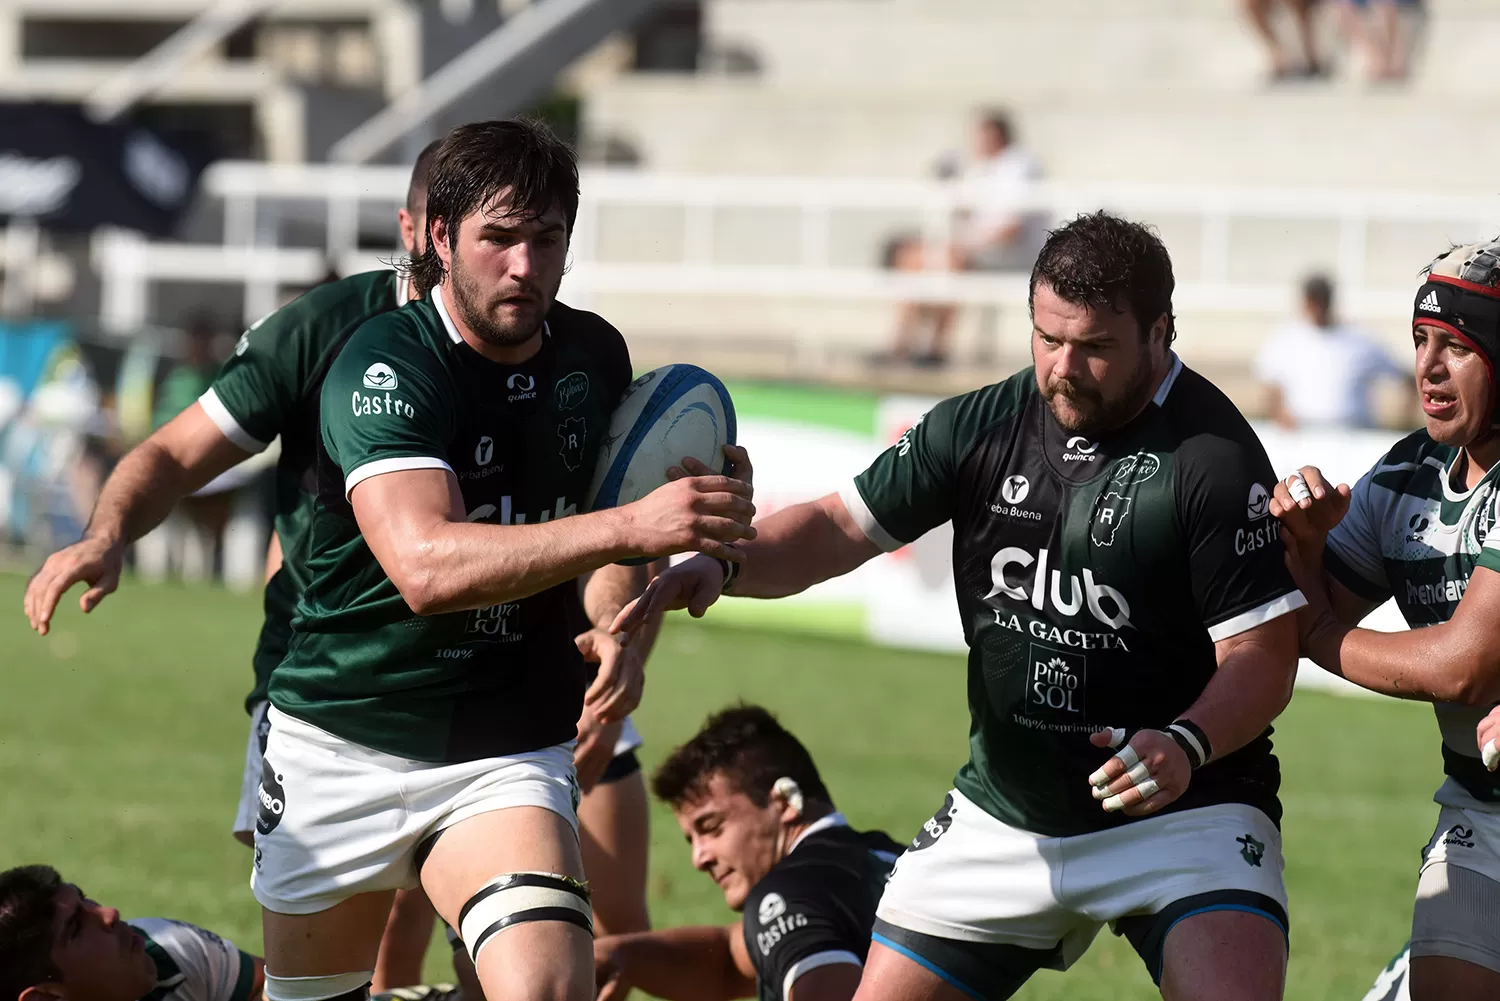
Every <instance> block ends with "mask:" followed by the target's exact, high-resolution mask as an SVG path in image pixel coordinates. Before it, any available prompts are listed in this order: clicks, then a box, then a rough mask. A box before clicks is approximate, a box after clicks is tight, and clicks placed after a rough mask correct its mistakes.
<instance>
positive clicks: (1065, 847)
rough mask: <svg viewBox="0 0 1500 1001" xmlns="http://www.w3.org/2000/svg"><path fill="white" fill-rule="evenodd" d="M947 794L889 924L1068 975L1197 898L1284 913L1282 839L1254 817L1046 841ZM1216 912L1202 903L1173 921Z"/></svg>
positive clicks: (1182, 820) (891, 887) (918, 846)
mask: <svg viewBox="0 0 1500 1001" xmlns="http://www.w3.org/2000/svg"><path fill="white" fill-rule="evenodd" d="M950 796H951V797H952V813H951V822H950V823H948V824H947V826H946V829H944V827H943V820H942V814H941V813H940V814H939V816H938V817H935V818H934V819H933V820H932V821H928V824H927V826H926V827H925V829H924V832H923V834H921V835H919V836H918V838H917V841H916V842H915V843H914V845H913V847H912V848H911V849H908V850H907V851H906V852H905V853H904V854H903V855H902V856H901V857H900V858H899V859H897V861H896V868H895V870H894V872H892V874H891V880H890V883H889V884H888V885H887V886H886V891H885V895H884V896H883V897H882V898H881V900H880V907H879V909H878V910H877V912H876V917H877V918H878V919H879V920H880V921H881V922H884V923H886V924H888V925H891V926H894V927H895V928H897V929H904V930H907V931H912V932H916V933H918V934H919V935H926V936H932V937H934V938H939V939H948V940H954V941H958V942H967V943H981V944H986V945H1009V946H1020V947H1022V948H1024V949H1030V950H1039V951H1042V950H1046V951H1052V952H1053V953H1054V955H1053V957H1052V959H1051V960H1050V962H1048V963H1047V964H1046V965H1049V966H1052V967H1053V968H1056V969H1067V968H1068V967H1069V966H1071V965H1072V964H1073V963H1074V962H1075V961H1076V960H1077V959H1078V957H1079V956H1081V955H1083V953H1084V950H1086V949H1087V948H1088V946H1089V943H1090V942H1092V941H1093V939H1094V936H1095V935H1096V934H1097V933H1098V931H1099V929H1100V928H1101V927H1103V926H1104V924H1106V923H1107V922H1111V921H1117V920H1119V919H1121V918H1127V917H1134V916H1146V915H1155V914H1159V913H1161V912H1164V911H1167V910H1168V908H1169V907H1171V905H1173V904H1176V903H1178V902H1180V901H1185V900H1187V899H1189V898H1194V897H1201V896H1204V895H1213V894H1216V893H1220V892H1223V891H1229V892H1231V893H1233V892H1234V891H1245V892H1246V893H1247V894H1253V895H1257V896H1259V897H1264V898H1269V900H1270V901H1274V902H1275V904H1276V905H1278V906H1279V908H1280V912H1281V915H1283V916H1284V915H1285V914H1286V904H1287V899H1286V885H1285V883H1284V882H1283V880H1282V869H1283V867H1284V862H1283V860H1282V856H1281V833H1280V832H1279V831H1278V830H1277V829H1276V825H1275V824H1273V823H1272V822H1271V819H1270V818H1269V817H1267V816H1266V815H1265V814H1264V813H1262V812H1261V811H1260V810H1257V809H1255V808H1254V807H1251V806H1244V805H1241V804H1238V803H1227V804H1221V805H1217V806H1206V807H1200V808H1198V809H1193V810H1183V811H1180V812H1177V813H1171V814H1167V815H1165V816H1160V817H1150V818H1146V819H1144V820H1137V821H1133V822H1131V823H1129V824H1126V825H1124V826H1121V827H1116V828H1111V829H1109V830H1104V831H1097V832H1094V833H1091V834H1079V835H1074V836H1071V837H1061V838H1049V837H1043V836H1042V835H1039V834H1033V833H1031V832H1029V831H1023V830H1020V829H1017V828H1014V827H1010V826H1007V825H1006V824H1004V823H1001V822H1000V821H999V820H997V819H995V818H994V817H992V816H991V815H990V814H988V813H986V812H985V811H984V810H982V809H980V808H979V807H978V806H976V805H975V804H974V803H973V802H972V801H970V800H969V799H968V798H967V797H965V796H964V795H963V793H961V792H959V791H957V790H954V791H953V792H952V793H950ZM934 834H935V835H936V836H935V837H934ZM1214 909H1220V908H1219V907H1217V906H1215V905H1213V904H1212V903H1210V902H1209V901H1207V900H1205V901H1204V903H1203V905H1202V906H1200V907H1197V908H1196V909H1194V910H1191V911H1189V912H1186V913H1183V914H1180V915H1176V916H1175V918H1174V920H1180V919H1181V918H1182V917H1187V916H1189V914H1190V913H1199V912H1200V911H1203V910H1214ZM1233 909H1239V910H1244V909H1255V908H1253V907H1244V906H1234V907H1233ZM1266 913H1267V917H1270V918H1272V919H1273V920H1276V921H1278V922H1280V921H1282V920H1284V918H1283V917H1278V916H1276V915H1275V914H1274V913H1272V912H1271V909H1268V910H1267V912H1266ZM877 928H878V926H877ZM1283 930H1285V928H1284V926H1283ZM1165 934H1166V929H1162V930H1161V931H1160V935H1159V937H1160V939H1161V940H1164V939H1165ZM877 940H878V939H877ZM882 944H886V945H888V947H892V948H896V949H897V951H902V952H910V951H912V950H910V949H906V948H903V947H902V944H901V943H900V942H891V943H882ZM1158 948H1159V945H1158ZM919 961H921V959H920V958H919ZM1148 962H1149V960H1148ZM1151 972H1152V976H1153V977H1157V976H1159V975H1160V970H1159V969H1155V970H1152V971H1151Z"/></svg>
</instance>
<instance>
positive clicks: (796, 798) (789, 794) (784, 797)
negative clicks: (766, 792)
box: [771, 775, 803, 818]
mask: <svg viewBox="0 0 1500 1001" xmlns="http://www.w3.org/2000/svg"><path fill="white" fill-rule="evenodd" d="M771 795H772V796H773V797H775V798H777V799H779V800H781V801H782V802H784V803H785V804H786V805H787V808H788V809H790V810H791V812H792V816H793V818H798V817H801V816H802V809H803V801H802V787H801V786H799V785H798V784H797V780H796V779H794V778H790V777H788V776H786V775H783V776H782V777H781V778H779V779H777V780H776V784H775V785H773V786H771Z"/></svg>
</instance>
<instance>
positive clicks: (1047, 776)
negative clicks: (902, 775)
mask: <svg viewBox="0 0 1500 1001" xmlns="http://www.w3.org/2000/svg"><path fill="white" fill-rule="evenodd" d="M1030 288H1031V296H1030V300H1031V314H1032V320H1033V331H1032V339H1031V349H1032V358H1033V360H1034V362H1035V366H1034V368H1033V369H1027V370H1026V371H1023V372H1021V373H1018V374H1017V375H1015V376H1013V377H1011V378H1010V379H1007V380H1006V381H1004V382H1002V383H999V384H996V385H991V386H987V387H985V388H983V389H980V390H978V391H976V392H973V393H969V394H967V395H965V396H960V397H956V398H954V399H950V400H947V401H945V402H943V403H940V404H938V405H937V406H936V407H934V408H933V409H932V410H931V411H929V412H928V414H927V415H926V416H925V417H924V418H923V419H921V420H920V421H918V422H917V424H916V426H914V427H913V428H912V429H911V430H910V431H908V432H907V433H906V434H905V435H904V436H902V438H901V439H900V441H899V442H898V443H897V444H896V445H895V446H893V447H892V448H890V449H889V450H887V451H886V452H885V453H884V454H883V455H881V456H880V457H879V458H878V459H876V461H875V462H874V464H873V465H872V466H871V467H870V468H869V469H867V470H866V471H865V472H864V473H862V474H860V475H859V476H858V477H856V478H855V480H854V482H853V484H852V485H850V486H849V487H848V488H847V489H845V490H844V491H843V492H842V493H841V494H833V495H829V496H827V497H824V498H822V499H821V500H818V501H814V502H811V503H806V504H801V505H798V506H795V507H791V508H787V509H785V510H782V511H779V512H777V513H776V514H773V515H771V516H768V517H767V518H766V519H765V520H764V521H763V522H762V523H760V524H758V525H757V526H756V527H757V528H758V530H759V534H758V536H757V538H756V540H755V541H753V542H750V543H747V544H745V545H744V546H742V547H741V552H742V555H743V562H742V563H740V564H734V563H723V564H721V563H719V562H718V561H717V560H716V559H714V558H712V557H695V558H693V559H689V560H687V561H686V562H684V563H681V564H679V565H678V566H675V567H673V568H672V569H670V570H668V571H667V572H666V573H664V574H663V575H662V576H660V577H658V578H657V579H656V580H655V581H654V582H653V584H652V585H651V586H650V587H649V588H648V589H647V593H646V596H644V597H643V598H642V599H641V600H640V601H638V602H637V603H636V604H635V606H634V607H633V608H632V609H630V610H629V611H627V613H626V614H624V615H622V616H621V618H620V619H619V620H618V621H617V623H616V627H617V628H621V629H623V630H625V631H627V632H628V631H629V630H630V629H631V628H632V627H633V626H634V625H635V623H636V621H637V617H638V616H642V615H651V614H656V613H658V612H660V611H662V610H665V609H670V608H681V607H687V608H689V609H691V610H692V611H693V612H694V613H695V614H702V613H703V611H704V610H705V609H706V608H707V607H708V606H709V605H710V604H712V603H713V602H714V601H715V600H716V599H717V598H718V596H719V595H720V594H721V593H723V592H724V591H725V590H726V589H727V590H728V591H729V592H730V593H733V594H739V595H748V596H752V597H756V596H758V597H777V596H781V595H787V594H792V593H794V592H797V591H801V590H803V589H805V588H807V587H809V586H811V585H812V584H814V583H817V582H819V581H822V580H826V579H827V578H829V577H833V576H836V575H839V574H843V573H848V572H849V571H850V570H853V569H854V568H855V567H857V566H859V565H860V564H862V563H864V562H865V561H867V560H869V559H871V558H873V557H874V556H876V555H877V554H879V553H881V552H882V551H890V550H894V549H897V548H899V547H900V546H902V545H904V544H906V543H909V542H911V541H912V540H914V539H916V538H917V537H918V536H920V535H922V534H923V533H924V532H926V531H928V530H929V529H931V528H933V527H935V526H937V525H939V524H942V523H943V522H945V521H950V520H951V521H952V522H953V527H954V533H955V540H954V554H953V571H954V580H955V584H956V588H957V592H958V603H959V611H960V613H961V615H962V617H963V626H964V635H965V638H966V639H967V641H968V645H969V648H970V655H969V685H968V690H969V709H970V713H971V715H972V724H971V728H970V759H969V762H968V763H967V764H966V765H965V766H964V767H963V768H962V769H961V770H960V771H959V773H958V777H957V781H956V783H955V784H956V786H957V788H955V789H954V790H953V791H952V792H950V793H949V794H948V798H947V799H946V801H945V802H944V804H943V806H942V808H941V809H940V810H939V811H938V813H937V815H936V816H935V817H934V818H933V819H932V820H931V821H929V822H928V824H927V827H926V830H925V832H924V834H923V835H921V836H919V837H918V839H917V840H916V841H915V842H913V844H912V846H911V848H910V849H908V850H907V852H906V853H905V854H904V855H902V856H901V859H900V861H898V862H897V864H896V868H895V871H894V874H893V875H892V877H891V882H890V885H889V886H888V887H887V890H886V893H885V896H884V898H883V899H882V900H881V904H880V909H879V912H878V915H877V920H876V922H875V929H874V943H875V944H874V945H873V946H872V947H871V949H870V955H869V961H868V963H867V965H866V967H865V972H864V977H863V980H862V982H861V986H860V990H859V994H858V995H857V996H858V997H859V998H860V999H862V1001H877V999H879V1001H884V999H896V998H903V999H904V998H911V997H921V998H929V999H934V1001H936V999H953V1001H957V999H959V998H964V997H970V998H1002V997H1008V996H1010V995H1011V994H1012V993H1013V992H1014V991H1016V990H1017V989H1018V988H1019V987H1020V985H1021V984H1022V983H1023V982H1025V981H1026V980H1027V978H1029V977H1030V976H1031V974H1032V973H1033V972H1034V971H1035V970H1037V969H1040V968H1043V967H1052V968H1065V967H1067V966H1068V965H1069V964H1070V963H1072V962H1073V961H1074V960H1075V959H1076V958H1077V957H1078V956H1079V955H1080V954H1081V953H1082V952H1083V950H1084V949H1085V947H1086V946H1087V945H1088V943H1089V942H1090V941H1091V939H1092V938H1093V936H1094V935H1095V933H1096V932H1097V931H1098V929H1099V928H1100V926H1101V925H1102V924H1103V923H1104V922H1112V923H1113V927H1114V930H1115V932H1116V933H1117V934H1123V935H1125V936H1126V937H1127V938H1128V939H1129V941H1130V942H1131V944H1132V945H1133V946H1134V947H1135V949H1136V951H1137V952H1138V953H1139V954H1140V955H1141V958H1142V959H1143V960H1144V961H1145V963H1146V966H1147V968H1148V970H1149V971H1150V973H1151V976H1152V977H1153V978H1155V979H1156V980H1157V982H1158V983H1159V984H1160V985H1161V988H1162V990H1163V993H1164V995H1165V996H1167V997H1170V998H1173V999H1185V998H1191V999H1197V998H1213V999H1266V998H1278V997H1280V996H1281V992H1282V987H1283V980H1284V975H1285V961H1286V943H1287V939H1286V934H1287V916H1286V893H1285V888H1284V885H1283V882H1282V875H1281V873H1282V856H1281V838H1280V834H1279V831H1278V826H1277V825H1278V823H1279V819H1280V805H1279V802H1278V799H1277V790H1278V786H1279V771H1278V765H1277V762H1276V759H1275V757H1274V756H1273V755H1272V753H1271V743H1270V739H1269V735H1270V727H1269V724H1270V722H1271V721H1272V719H1274V718H1275V716H1276V715H1277V714H1278V713H1280V712H1281V710H1282V708H1283V707H1284V706H1285V705H1286V703H1287V700H1288V699H1289V698H1290V696H1291V686H1292V678H1293V675H1294V672H1295V668H1296V659H1297V629H1296V620H1295V617H1294V616H1293V615H1291V614H1290V613H1292V612H1294V611H1295V610H1296V609H1297V608H1299V607H1300V606H1301V605H1302V604H1303V600H1302V597H1301V595H1300V594H1298V592H1297V590H1296V587H1295V586H1294V584H1293V582H1292V580H1291V578H1290V576H1289V575H1288V572H1287V570H1286V568H1285V566H1284V565H1283V555H1282V549H1281V544H1280V542H1279V541H1278V538H1277V534H1276V530H1275V524H1276V523H1275V521H1274V520H1271V519H1270V518H1269V511H1268V503H1267V502H1268V500H1269V496H1270V491H1271V489H1272V487H1273V486H1274V484H1275V482H1276V477H1275V475H1274V474H1273V473H1272V472H1271V469H1270V465H1269V462H1268V460H1267V459H1266V456H1265V453H1264V451H1263V450H1262V448H1261V446H1260V443H1259V441H1258V440H1257V439H1256V437H1255V434H1254V432H1253V431H1252V430H1251V429H1250V427H1249V425H1248V424H1247V423H1246V421H1245V420H1244V419H1243V417H1241V415H1240V414H1239V412H1238V411H1237V410H1236V409H1235V408H1234V406H1233V405H1232V404H1231V403H1230V402H1229V400H1228V399H1227V398H1226V397H1225V396H1224V395H1223V394H1222V393H1220V392H1219V391H1218V390H1217V389H1216V388H1215V387H1214V386H1213V385H1211V384H1210V383H1209V382H1208V381H1207V380H1205V379H1204V378H1203V377H1202V376H1200V375H1198V374H1196V373H1195V372H1193V371H1191V370H1190V369H1187V368H1185V367H1184V366H1183V364H1182V362H1181V361H1180V360H1179V359H1178V358H1177V356H1176V355H1175V353H1174V352H1173V351H1172V349H1171V342H1172V339H1173V333H1174V321H1173V316H1172V289H1173V278H1172V268H1171V261H1170V259H1169V257H1168V255H1167V251H1166V248H1165V247H1164V246H1163V245H1162V244H1161V241H1160V240H1158V239H1157V238H1156V237H1155V236H1154V235H1153V234H1152V233H1151V232H1150V230H1148V229H1147V228H1146V227H1144V226H1141V225H1139V224H1136V223H1131V222H1127V221H1126V220H1124V219H1120V218H1117V217H1114V216H1111V215H1108V214H1106V213H1099V214H1095V215H1090V216H1082V217H1080V218H1078V219H1076V220H1074V221H1073V222H1071V223H1069V224H1068V225H1066V226H1064V227H1062V228H1061V229H1058V230H1056V231H1054V232H1053V233H1051V234H1050V235H1049V237H1048V239H1047V242H1046V245H1045V247H1044V248H1043V250H1042V252H1041V255H1040V257H1039V258H1038V260H1037V263H1036V265H1035V267H1034V269H1033V271H1032V275H1031V284H1030Z"/></svg>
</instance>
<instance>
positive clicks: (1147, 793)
mask: <svg viewBox="0 0 1500 1001" xmlns="http://www.w3.org/2000/svg"><path fill="white" fill-rule="evenodd" d="M1135 788H1136V791H1137V792H1139V793H1140V794H1141V801H1142V802H1145V801H1146V800H1148V799H1150V798H1151V797H1152V796H1155V795H1156V794H1157V793H1159V792H1161V786H1159V785H1157V784H1156V780H1155V779H1153V778H1147V779H1146V781H1144V782H1139V783H1137V784H1136V787H1135Z"/></svg>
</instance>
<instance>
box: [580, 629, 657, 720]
mask: <svg viewBox="0 0 1500 1001" xmlns="http://www.w3.org/2000/svg"><path fill="white" fill-rule="evenodd" d="M573 642H574V643H576V644H577V645H578V649H579V651H580V652H581V653H582V654H583V659H584V660H587V661H590V662H591V663H594V664H598V665H599V673H598V674H597V675H595V676H594V683H593V684H592V685H590V686H589V690H588V691H587V692H585V693H584V696H583V704H584V707H585V709H587V710H588V711H591V712H592V713H593V714H594V715H595V716H596V717H597V718H598V720H599V722H601V723H618V722H620V721H621V720H623V719H624V718H625V717H626V716H629V715H630V714H631V713H632V712H633V711H634V710H635V707H636V706H638V705H640V704H641V693H642V692H643V691H644V690H645V687H646V663H645V659H644V658H642V657H641V656H640V655H639V654H637V653H636V651H634V650H631V649H628V648H627V647H626V646H625V645H624V644H622V643H621V642H620V638H619V637H618V636H615V635H614V634H613V633H612V632H605V631H604V630H603V629H590V630H589V631H588V632H586V633H579V634H578V635H577V636H575V637H574V638H573Z"/></svg>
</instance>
